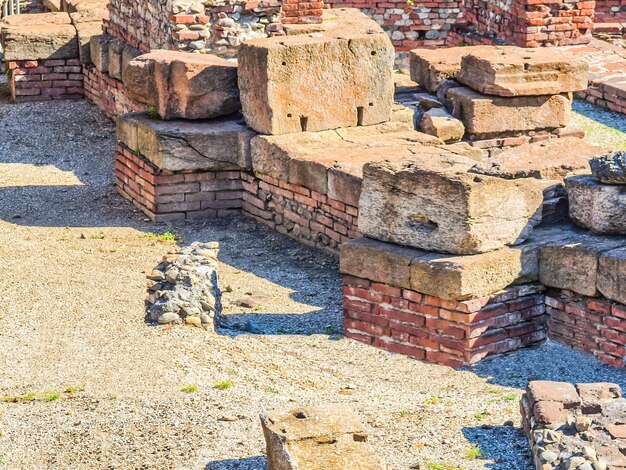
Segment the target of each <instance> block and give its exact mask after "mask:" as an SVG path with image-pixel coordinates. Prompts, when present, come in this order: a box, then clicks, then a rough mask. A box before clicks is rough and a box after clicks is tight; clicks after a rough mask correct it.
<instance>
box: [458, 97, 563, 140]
mask: <svg viewBox="0 0 626 470" xmlns="http://www.w3.org/2000/svg"><path fill="white" fill-rule="evenodd" d="M446 99H447V101H448V104H449V108H450V111H451V113H452V115H453V116H455V117H457V118H459V119H460V120H461V121H463V124H465V128H466V130H467V132H468V133H469V134H472V135H473V136H476V137H480V138H489V137H492V136H493V137H495V136H498V135H502V134H508V135H511V133H514V132H525V131H532V130H537V129H556V128H559V127H565V126H566V125H567V123H568V120H569V116H570V112H571V108H572V102H571V100H570V99H569V98H568V97H567V96H565V95H552V96H519V97H513V98H507V97H500V96H489V95H485V94H482V93H479V92H477V91H474V90H471V89H469V88H466V87H455V88H450V89H449V90H448V92H447V93H446Z"/></svg>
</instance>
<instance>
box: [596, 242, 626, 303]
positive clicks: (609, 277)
mask: <svg viewBox="0 0 626 470" xmlns="http://www.w3.org/2000/svg"><path fill="white" fill-rule="evenodd" d="M598 290H599V291H600V292H601V293H602V295H604V296H605V297H606V298H607V299H610V300H615V301H616V302H620V303H622V304H626V248H618V249H616V250H611V251H607V252H606V253H603V254H602V255H600V258H599V259H598Z"/></svg>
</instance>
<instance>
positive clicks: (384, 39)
mask: <svg viewBox="0 0 626 470" xmlns="http://www.w3.org/2000/svg"><path fill="white" fill-rule="evenodd" d="M328 12H329V13H330V14H332V15H334V17H335V18H330V19H326V20H325V22H324V23H323V24H322V25H321V26H322V31H321V32H317V33H311V34H298V35H295V36H286V37H272V38H267V39H256V40H250V41H247V42H245V43H243V44H242V45H241V47H240V49H239V54H238V60H239V88H240V90H241V103H242V107H243V113H244V116H245V118H246V122H247V123H248V125H249V126H250V127H252V128H253V129H254V130H256V131H258V132H260V133H262V134H287V133H290V132H301V131H313V132H315V131H322V130H327V129H335V128H339V127H350V126H357V125H361V126H369V125H372V124H378V123H381V122H386V121H389V120H390V118H391V107H392V104H393V79H392V75H393V62H394V50H393V46H392V44H391V41H390V39H389V37H388V36H387V34H386V33H385V32H383V30H382V29H381V28H380V27H379V26H378V24H376V23H375V22H374V21H373V20H371V19H369V18H368V17H367V16H365V15H364V14H363V13H361V12H360V11H358V10H353V9H341V10H328Z"/></svg>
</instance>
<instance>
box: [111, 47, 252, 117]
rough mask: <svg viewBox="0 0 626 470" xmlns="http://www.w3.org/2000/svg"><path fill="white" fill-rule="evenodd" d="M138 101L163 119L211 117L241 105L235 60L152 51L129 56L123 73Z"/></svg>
mask: <svg viewBox="0 0 626 470" xmlns="http://www.w3.org/2000/svg"><path fill="white" fill-rule="evenodd" d="M123 80H124V84H125V85H126V91H127V92H128V94H129V96H130V97H131V98H132V99H134V100H135V101H137V102H140V103H144V104H147V105H149V106H155V107H156V111H157V113H158V114H159V116H161V118H163V119H178V118H181V119H210V118H213V117H217V116H225V115H228V114H232V113H234V112H236V111H238V110H239V109H240V103H239V90H238V88H237V64H236V63H234V62H229V61H227V60H224V59H221V58H219V57H215V56H212V55H207V54H189V53H186V52H173V51H163V50H159V51H154V52H150V53H148V54H144V55H141V56H139V57H137V58H135V59H134V60H131V61H130V62H129V64H128V67H126V69H125V70H124V76H123Z"/></svg>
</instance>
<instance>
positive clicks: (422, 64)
mask: <svg viewBox="0 0 626 470" xmlns="http://www.w3.org/2000/svg"><path fill="white" fill-rule="evenodd" d="M490 47H492V46H470V47H449V48H437V49H414V50H412V51H411V52H409V61H410V68H411V79H412V80H414V81H415V82H417V83H418V84H419V86H420V87H422V88H423V89H424V90H426V91H428V92H430V93H434V92H436V91H437V88H439V84H440V83H441V82H443V81H444V80H446V79H449V78H455V77H456V76H457V74H458V73H459V71H460V70H461V59H462V58H463V56H465V55H467V54H470V53H472V52H474V51H479V50H481V49H486V48H490Z"/></svg>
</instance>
